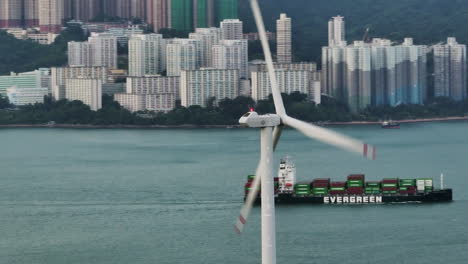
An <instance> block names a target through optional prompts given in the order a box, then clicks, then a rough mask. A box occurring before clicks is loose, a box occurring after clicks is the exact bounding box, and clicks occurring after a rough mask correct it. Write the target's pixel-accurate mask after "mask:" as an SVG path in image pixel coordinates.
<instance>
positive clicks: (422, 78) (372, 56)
mask: <svg viewBox="0 0 468 264" xmlns="http://www.w3.org/2000/svg"><path fill="white" fill-rule="evenodd" d="M426 50H427V49H426V47H425V46H418V45H414V44H413V41H412V39H410V38H407V39H405V41H404V42H403V44H401V45H396V46H392V45H391V42H390V41H389V40H384V39H374V40H373V42H372V43H370V44H369V43H364V42H362V41H355V42H354V44H353V45H349V46H332V47H323V48H322V78H321V82H322V91H323V92H325V93H326V94H328V95H330V96H332V97H335V98H337V99H339V100H341V101H343V102H346V103H347V104H348V105H349V107H350V108H351V110H353V111H355V112H356V111H359V110H362V109H364V108H366V107H367V106H369V105H391V106H396V105H399V104H422V103H424V101H425V100H426V97H427V91H426V90H427V85H426V60H427V59H426V52H427V51H426Z"/></svg>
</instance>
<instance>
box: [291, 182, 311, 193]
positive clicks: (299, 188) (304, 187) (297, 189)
mask: <svg viewBox="0 0 468 264" xmlns="http://www.w3.org/2000/svg"><path fill="white" fill-rule="evenodd" d="M294 193H295V194H296V195H310V184H309V183H308V182H299V183H296V184H295V185H294Z"/></svg>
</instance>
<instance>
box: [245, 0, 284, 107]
mask: <svg viewBox="0 0 468 264" xmlns="http://www.w3.org/2000/svg"><path fill="white" fill-rule="evenodd" d="M250 6H251V8H252V11H253V15H254V18H255V24H256V25H257V29H258V34H259V36H260V42H261V44H262V49H263V54H264V55H265V62H266V65H267V69H268V76H269V77H270V85H271V93H272V94H273V102H274V103H275V109H276V113H277V114H278V115H279V116H283V115H285V114H286V110H285V109H284V104H283V98H281V92H280V90H279V88H278V83H277V81H276V74H275V68H274V66H273V59H272V56H271V50H270V44H268V39H267V35H266V31H265V25H264V23H263V18H262V13H261V11H260V7H259V6H258V2H257V0H250Z"/></svg>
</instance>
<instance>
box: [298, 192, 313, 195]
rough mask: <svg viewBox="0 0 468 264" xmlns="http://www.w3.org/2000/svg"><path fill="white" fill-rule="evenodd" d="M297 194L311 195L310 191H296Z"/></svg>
mask: <svg viewBox="0 0 468 264" xmlns="http://www.w3.org/2000/svg"><path fill="white" fill-rule="evenodd" d="M295 193H296V195H309V194H310V192H295Z"/></svg>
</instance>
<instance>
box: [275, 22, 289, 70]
mask: <svg viewBox="0 0 468 264" xmlns="http://www.w3.org/2000/svg"><path fill="white" fill-rule="evenodd" d="M291 45H292V37H291V18H290V17H287V16H286V14H281V15H280V18H279V19H278V20H276V60H277V61H278V62H279V63H291V62H292V47H291Z"/></svg>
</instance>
